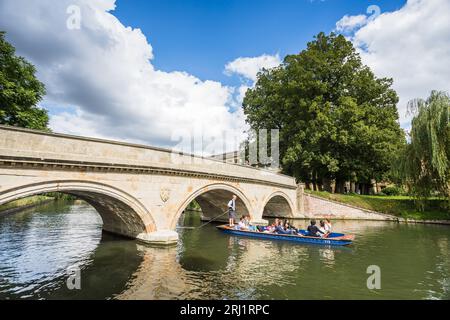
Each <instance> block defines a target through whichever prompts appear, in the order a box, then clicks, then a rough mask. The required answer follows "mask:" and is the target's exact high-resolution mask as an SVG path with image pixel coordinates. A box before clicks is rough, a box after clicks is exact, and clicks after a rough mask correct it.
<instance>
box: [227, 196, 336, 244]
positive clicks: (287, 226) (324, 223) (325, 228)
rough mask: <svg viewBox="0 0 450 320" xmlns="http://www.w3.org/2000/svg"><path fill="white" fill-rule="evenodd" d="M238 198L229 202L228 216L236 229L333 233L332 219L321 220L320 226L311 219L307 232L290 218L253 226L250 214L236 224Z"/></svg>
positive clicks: (303, 234)
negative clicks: (296, 225)
mask: <svg viewBox="0 0 450 320" xmlns="http://www.w3.org/2000/svg"><path fill="white" fill-rule="evenodd" d="M236 199H237V196H235V195H234V196H233V198H232V199H231V200H230V202H228V218H229V226H230V227H231V228H233V229H236V230H242V231H254V232H264V233H274V234H287V235H299V236H310V237H320V238H327V237H328V236H329V235H330V234H331V232H332V231H331V229H332V226H331V221H330V219H325V220H320V222H319V226H317V222H316V220H311V222H310V225H309V226H308V228H307V233H306V234H305V233H301V232H300V230H298V229H297V228H295V227H294V226H293V225H292V224H291V223H290V222H289V220H284V221H283V220H281V219H278V218H276V219H275V220H274V221H273V223H272V224H271V225H269V226H266V227H262V226H253V225H252V224H251V218H250V215H244V216H242V217H241V219H240V220H239V223H238V224H237V225H235V220H236Z"/></svg>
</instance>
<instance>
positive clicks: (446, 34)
mask: <svg viewBox="0 0 450 320" xmlns="http://www.w3.org/2000/svg"><path fill="white" fill-rule="evenodd" d="M351 40H352V41H353V43H354V44H355V45H356V46H357V47H358V48H359V51H360V53H361V56H362V59H363V61H364V63H365V64H367V65H369V66H370V67H371V68H372V70H373V71H374V72H375V73H376V74H377V76H380V77H391V78H393V79H394V88H395V90H396V91H397V92H398V94H399V96H400V103H399V106H398V107H399V114H400V120H401V123H402V126H403V127H405V128H407V127H408V126H409V122H410V118H408V116H407V110H406V107H407V103H408V101H409V100H411V99H414V98H426V97H427V96H428V95H429V93H430V91H431V90H433V89H436V90H445V91H449V90H450V1H448V0H408V2H407V3H406V4H405V5H404V6H403V7H402V8H401V9H399V10H398V11H394V12H386V13H383V14H381V15H379V16H378V17H376V18H375V19H370V21H369V22H368V23H367V24H366V25H365V26H363V27H361V28H359V29H357V30H356V31H355V33H354V35H353V36H352V38H351Z"/></svg>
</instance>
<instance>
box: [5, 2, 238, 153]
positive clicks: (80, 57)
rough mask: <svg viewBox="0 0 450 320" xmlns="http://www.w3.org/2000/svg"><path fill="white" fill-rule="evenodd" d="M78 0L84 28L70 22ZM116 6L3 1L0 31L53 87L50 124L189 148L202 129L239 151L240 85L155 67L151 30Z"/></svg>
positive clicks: (217, 145)
mask: <svg viewBox="0 0 450 320" xmlns="http://www.w3.org/2000/svg"><path fill="white" fill-rule="evenodd" d="M72 5H76V6H78V7H79V8H80V12H81V18H82V19H81V24H80V27H81V28H80V29H79V30H77V29H75V30H71V29H69V28H67V27H66V25H67V19H68V18H69V15H68V14H67V8H68V7H69V6H72ZM114 8H115V0H58V1H54V0H36V1H29V0H1V1H0V29H1V30H5V31H6V32H7V39H8V40H9V41H10V42H12V44H13V45H14V46H15V47H16V48H17V52H18V54H20V55H23V56H25V57H26V58H27V59H29V60H30V61H31V62H32V63H34V64H35V65H36V67H37V70H38V77H39V78H40V79H41V81H43V82H44V83H45V85H46V87H47V92H48V94H47V96H46V98H45V101H44V103H43V105H44V106H52V117H51V121H50V124H51V128H52V129H53V130H54V131H58V132H65V133H71V134H80V135H88V136H95V137H102V138H113V139H120V140H127V141H133V142H139V143H147V144H152V145H158V146H164V147H173V146H177V147H178V148H179V149H182V150H184V151H186V148H188V149H189V148H190V146H191V141H190V139H189V138H190V134H192V132H193V131H194V129H195V132H197V138H198V137H200V138H203V139H205V142H204V143H205V145H209V150H217V151H219V150H220V151H223V150H222V147H223V146H224V143H225V145H226V149H227V150H233V149H235V148H236V146H235V144H236V140H239V138H240V137H241V136H242V132H243V131H244V128H245V120H244V117H243V114H242V111H241V110H238V111H236V112H234V111H230V103H231V102H230V101H232V100H233V92H234V88H230V87H227V86H225V85H223V84H221V83H219V82H215V81H201V80H199V79H198V78H196V77H195V76H193V75H190V74H187V73H185V72H164V71H162V70H157V69H155V67H154V66H153V65H152V63H151V61H152V59H153V57H154V53H153V48H152V46H151V45H150V44H149V43H148V41H147V39H146V37H145V36H144V34H143V33H142V32H141V31H140V30H139V29H133V28H130V27H126V26H124V25H123V24H122V23H121V22H120V21H119V20H118V19H117V18H116V17H115V16H114V15H112V14H111V13H110V11H111V10H114ZM54 106H58V108H57V109H55V108H54ZM224 132H226V133H227V134H228V137H227V138H226V139H224ZM230 136H232V137H233V138H230ZM224 140H225V141H224ZM211 144H212V145H214V146H215V147H211ZM196 145H197V146H198V145H200V144H198V143H197V144H196ZM188 151H189V150H188ZM195 151H196V152H198V151H199V150H198V149H196V150H195Z"/></svg>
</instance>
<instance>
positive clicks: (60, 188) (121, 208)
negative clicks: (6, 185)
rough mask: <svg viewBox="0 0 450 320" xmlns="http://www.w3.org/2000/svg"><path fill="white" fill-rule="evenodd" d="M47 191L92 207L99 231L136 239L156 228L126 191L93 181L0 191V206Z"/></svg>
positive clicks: (148, 216) (40, 184) (144, 211)
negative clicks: (82, 201) (58, 193)
mask: <svg viewBox="0 0 450 320" xmlns="http://www.w3.org/2000/svg"><path fill="white" fill-rule="evenodd" d="M50 192H61V193H66V194H70V195H74V196H76V197H78V198H80V199H82V200H84V201H86V202H87V203H89V204H90V205H91V206H93V207H94V208H95V209H96V210H97V212H98V213H99V214H100V216H101V218H102V220H103V230H105V231H107V232H111V233H115V234H118V235H122V236H126V237H130V238H137V237H138V235H139V234H142V233H149V232H153V231H156V224H155V222H154V220H153V218H152V216H151V214H150V212H149V211H148V210H147V209H146V208H145V207H144V206H143V205H142V204H141V203H140V202H139V200H137V199H136V198H134V197H133V196H131V195H130V194H128V193H126V192H124V191H122V190H120V189H118V188H115V187H112V186H109V185H106V184H102V183H97V182H90V181H78V180H73V181H44V182H39V183H33V184H28V185H23V186H18V187H15V188H11V189H7V190H4V191H2V192H0V205H1V204H4V203H8V202H11V201H14V200H18V199H22V198H26V197H30V196H34V195H39V194H43V193H50Z"/></svg>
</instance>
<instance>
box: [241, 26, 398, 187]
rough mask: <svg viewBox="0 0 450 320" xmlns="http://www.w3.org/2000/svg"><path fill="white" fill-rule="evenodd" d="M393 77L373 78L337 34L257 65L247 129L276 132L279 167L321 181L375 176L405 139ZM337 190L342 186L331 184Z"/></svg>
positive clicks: (320, 36)
mask: <svg viewBox="0 0 450 320" xmlns="http://www.w3.org/2000/svg"><path fill="white" fill-rule="evenodd" d="M391 86H392V79H387V78H382V79H378V78H376V77H375V75H374V74H373V72H372V71H371V70H370V69H369V68H368V67H367V66H365V65H363V64H362V62H361V58H360V56H359V54H358V53H357V52H356V50H355V48H354V47H353V45H352V43H351V42H349V41H347V40H346V39H345V37H343V36H342V35H335V34H333V33H332V34H330V35H328V36H327V35H325V34H324V33H320V34H318V35H317V36H316V37H315V39H314V41H312V42H310V43H308V45H307V48H306V50H304V51H302V52H301V53H299V54H298V55H289V56H287V57H286V58H285V59H284V63H283V64H282V65H281V66H279V67H277V68H274V69H271V70H263V71H262V72H261V73H260V74H259V75H258V81H257V83H256V85H255V87H254V88H253V89H250V90H248V91H247V94H246V96H245V99H244V103H243V107H244V112H245V114H246V116H247V122H248V123H249V124H250V126H251V127H252V129H254V130H258V129H262V128H267V129H279V130H280V156H281V160H282V165H283V171H284V172H285V173H287V174H292V175H294V176H295V177H296V178H298V180H301V181H304V182H312V183H313V184H316V185H322V184H323V183H324V181H331V180H336V182H337V186H343V183H344V181H355V182H356V181H360V182H368V181H370V179H374V178H375V179H378V180H381V179H382V178H383V176H384V175H385V174H386V172H387V171H388V170H389V168H390V164H391V158H392V156H393V154H395V152H397V151H398V149H399V148H400V147H401V146H402V145H403V144H404V143H405V136H404V132H403V131H402V130H401V128H400V126H399V123H398V112H397V108H396V105H397V103H398V96H397V94H396V92H395V91H394V90H393V89H392V88H391ZM338 190H342V188H338Z"/></svg>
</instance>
